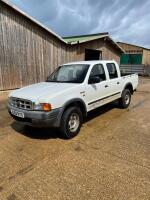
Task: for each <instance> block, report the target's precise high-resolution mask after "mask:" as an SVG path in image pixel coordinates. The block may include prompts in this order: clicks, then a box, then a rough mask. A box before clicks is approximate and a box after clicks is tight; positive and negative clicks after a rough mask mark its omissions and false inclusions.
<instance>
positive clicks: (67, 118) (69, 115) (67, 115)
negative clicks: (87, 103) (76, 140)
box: [60, 107, 83, 139]
mask: <svg viewBox="0 0 150 200" xmlns="http://www.w3.org/2000/svg"><path fill="white" fill-rule="evenodd" d="M74 117H76V118H77V120H76V126H75V128H74V129H72V130H71V127H69V123H71V120H73V118H74ZM82 123H83V114H82V112H81V110H80V108H78V107H70V108H68V109H67V110H66V111H65V112H64V114H63V116H62V120H61V125H60V133H61V135H62V137H63V138H65V139H71V138H73V137H75V136H76V135H77V134H78V133H79V131H80V129H81V126H82ZM74 124H75V122H74ZM71 125H73V124H71Z"/></svg>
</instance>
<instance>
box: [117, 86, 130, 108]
mask: <svg viewBox="0 0 150 200" xmlns="http://www.w3.org/2000/svg"><path fill="white" fill-rule="evenodd" d="M130 102H131V92H130V90H128V89H125V90H124V91H123V92H122V96H121V98H120V99H119V105H120V106H121V108H124V109H125V108H128V107H129V105H130Z"/></svg>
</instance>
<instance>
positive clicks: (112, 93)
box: [106, 62, 122, 101]
mask: <svg viewBox="0 0 150 200" xmlns="http://www.w3.org/2000/svg"><path fill="white" fill-rule="evenodd" d="M106 69H107V71H108V78H109V82H108V87H107V92H108V93H109V95H108V96H109V100H110V101H111V100H113V99H117V98H119V97H120V96H121V91H122V80H121V77H120V71H119V69H118V68H117V66H116V65H115V63H113V62H112V63H106Z"/></svg>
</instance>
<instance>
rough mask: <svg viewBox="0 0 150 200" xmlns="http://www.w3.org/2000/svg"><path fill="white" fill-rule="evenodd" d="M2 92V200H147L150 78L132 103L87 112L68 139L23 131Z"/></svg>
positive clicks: (149, 184) (149, 188) (51, 132)
mask: <svg viewBox="0 0 150 200" xmlns="http://www.w3.org/2000/svg"><path fill="white" fill-rule="evenodd" d="M7 95H8V93H7V92H6V93H5V92H4V93H2V92H1V93H0V200H5V199H7V200H18V199H19V200H22V199H23V200H30V199H31V200H47V199H51V200H55V199H56V200H57V199H58V200H67V199H69V200H74V199H75V200H79V199H86V200H87V199H89V200H96V199H99V200H108V199H109V200H110V199H111V200H131V199H132V200H149V199H150V79H148V78H147V79H146V78H141V79H140V85H139V88H138V91H137V92H136V93H135V94H134V95H133V97H132V103H131V106H130V107H129V108H128V109H127V110H122V109H119V108H118V107H117V105H116V104H114V103H113V104H109V105H107V106H104V107H102V108H100V109H97V110H96V111H94V112H92V113H90V114H89V116H88V119H87V122H86V123H85V124H84V125H83V127H82V129H81V132H80V134H79V135H78V136H77V137H76V138H74V139H72V140H68V141H67V140H63V139H61V138H59V135H58V133H57V131H55V130H49V129H35V128H34V129H27V128H26V127H24V126H22V125H20V124H18V123H16V122H14V121H13V120H12V119H11V117H10V116H9V115H8V113H7V109H6V104H7V103H6V102H7V101H6V100H7Z"/></svg>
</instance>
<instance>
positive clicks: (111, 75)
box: [106, 63, 118, 79]
mask: <svg viewBox="0 0 150 200" xmlns="http://www.w3.org/2000/svg"><path fill="white" fill-rule="evenodd" d="M106 65H107V69H108V73H109V78H110V79H114V78H118V73H117V69H116V65H115V64H114V63H107V64H106Z"/></svg>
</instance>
